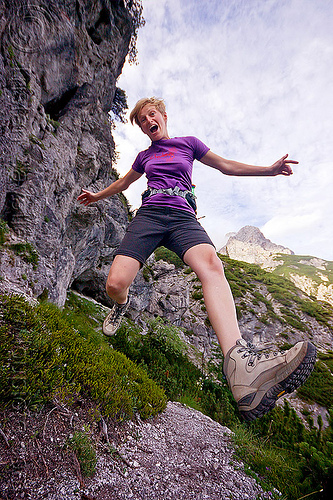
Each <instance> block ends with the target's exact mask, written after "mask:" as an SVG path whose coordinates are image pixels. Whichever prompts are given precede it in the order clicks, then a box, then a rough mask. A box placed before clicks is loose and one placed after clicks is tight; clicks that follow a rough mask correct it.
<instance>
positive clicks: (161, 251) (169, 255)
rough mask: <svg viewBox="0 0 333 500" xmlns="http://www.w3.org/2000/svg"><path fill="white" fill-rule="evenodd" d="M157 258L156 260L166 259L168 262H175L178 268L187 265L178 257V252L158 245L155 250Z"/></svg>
mask: <svg viewBox="0 0 333 500" xmlns="http://www.w3.org/2000/svg"><path fill="white" fill-rule="evenodd" d="M154 253H155V259H156V260H165V261H166V262H169V263H170V264H174V265H175V267H176V268H177V269H181V268H184V267H185V264H184V262H183V261H182V259H181V258H180V257H178V255H177V254H175V253H174V252H172V251H171V250H168V249H167V248H165V247H158V248H157V249H156V250H155V252H154Z"/></svg>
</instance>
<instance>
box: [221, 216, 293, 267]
mask: <svg viewBox="0 0 333 500" xmlns="http://www.w3.org/2000/svg"><path fill="white" fill-rule="evenodd" d="M220 253H222V254H223V255H228V257H230V258H231V259H236V260H243V261H244V262H249V263H250V264H258V265H259V266H261V267H262V268H263V269H267V270H270V271H271V270H273V269H275V268H276V267H277V266H278V265H279V264H280V263H282V261H278V260H277V259H276V256H277V254H280V253H283V254H289V255H292V254H293V253H294V252H293V251H292V250H290V249H289V248H286V247H284V246H282V245H276V244H275V243H272V242H271V240H269V239H267V238H265V236H264V235H263V234H262V232H261V231H260V229H258V228H257V227H254V226H245V227H242V228H241V229H240V230H239V231H238V233H233V234H231V235H230V237H229V239H228V241H227V243H226V245H225V246H224V247H223V248H221V250H220Z"/></svg>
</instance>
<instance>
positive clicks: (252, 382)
mask: <svg viewBox="0 0 333 500" xmlns="http://www.w3.org/2000/svg"><path fill="white" fill-rule="evenodd" d="M315 361H316V348H315V346H314V345H312V344H311V342H298V343H297V344H296V345H294V346H293V347H292V348H291V349H289V350H288V351H286V352H278V351H267V350H262V349H258V348H256V347H255V346H254V345H253V344H251V343H250V342H249V343H247V342H246V341H245V340H243V339H241V340H237V343H236V345H235V346H234V347H232V348H231V349H230V351H229V352H228V353H227V355H226V357H225V360H224V364H223V372H224V374H225V376H226V378H227V381H228V384H229V387H230V389H231V391H232V394H233V396H234V398H235V400H236V402H237V404H238V409H239V411H240V413H241V415H242V416H243V418H244V419H245V420H248V421H250V420H255V419H256V418H259V417H262V416H263V415H264V414H265V413H267V412H268V411H270V410H271V409H272V408H273V407H274V406H275V403H276V401H277V399H278V398H279V397H280V396H282V395H283V394H285V393H290V392H293V391H295V389H297V388H298V387H299V386H301V385H302V384H303V383H304V382H305V380H306V379H307V378H308V376H309V375H310V373H311V372H312V370H313V367H314V364H315Z"/></svg>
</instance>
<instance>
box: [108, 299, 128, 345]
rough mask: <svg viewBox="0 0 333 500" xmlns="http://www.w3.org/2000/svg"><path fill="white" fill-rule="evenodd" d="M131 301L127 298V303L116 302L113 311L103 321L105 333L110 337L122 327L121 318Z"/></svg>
mask: <svg viewBox="0 0 333 500" xmlns="http://www.w3.org/2000/svg"><path fill="white" fill-rule="evenodd" d="M128 304H129V301H128V300H127V302H126V304H118V303H117V302H115V303H114V305H113V307H112V309H111V311H110V312H109V314H108V315H107V317H106V318H105V320H104V323H103V333H104V335H107V336H108V337H111V336H112V335H114V334H115V333H116V331H117V330H118V328H119V327H120V323H121V320H122V319H123V316H124V314H125V312H126V311H127V309H128Z"/></svg>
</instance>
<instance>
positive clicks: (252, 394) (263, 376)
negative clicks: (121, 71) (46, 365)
mask: <svg viewBox="0 0 333 500" xmlns="http://www.w3.org/2000/svg"><path fill="white" fill-rule="evenodd" d="M130 120H131V122H132V124H133V122H135V123H136V124H137V125H138V126H139V127H140V128H141V130H142V132H143V133H144V134H146V135H147V136H148V137H149V138H150V140H151V145H150V147H149V148H148V149H147V150H145V151H141V152H140V153H139V154H138V156H137V157H136V159H135V161H134V163H133V166H132V168H131V169H130V171H129V172H128V173H127V174H126V175H125V176H124V177H122V178H120V179H118V180H116V181H115V182H113V183H112V184H111V185H110V186H109V187H107V188H106V189H104V190H102V191H100V192H98V193H92V192H90V191H87V190H86V189H82V194H81V195H80V196H79V197H78V200H79V202H80V203H82V204H84V205H89V204H90V203H93V202H96V201H99V200H102V199H103V198H107V197H108V196H112V195H115V194H117V193H120V192H122V191H124V190H125V189H127V188H128V187H129V186H130V184H132V183H133V182H135V181H136V180H138V179H139V178H140V177H141V176H142V175H143V174H144V173H145V174H146V177H147V180H148V189H147V191H145V192H144V193H143V201H142V205H141V207H140V208H139V210H138V211H137V214H136V216H135V217H134V219H133V220H132V222H131V223H130V224H129V226H128V228H127V231H126V234H125V237H124V239H123V240H122V242H121V244H120V246H119V248H118V249H117V251H116V252H115V257H114V260H113V263H112V266H111V269H110V272H109V276H108V279H107V283H106V291H107V293H108V295H109V297H110V298H111V299H112V300H113V301H114V305H113V307H112V309H111V312H110V314H109V315H108V316H107V318H106V319H105V321H104V323H103V332H104V334H105V335H107V336H111V335H113V334H114V333H115V332H116V330H117V329H118V328H119V326H120V323H121V320H122V317H123V316H124V314H125V312H126V310H127V308H128V303H129V300H128V292H129V287H130V285H131V283H132V282H133V280H134V278H135V276H136V274H137V272H138V271H139V269H140V267H141V266H142V265H143V264H144V263H145V261H146V259H147V258H148V257H149V256H150V255H151V254H152V253H153V252H154V250H156V248H157V247H159V246H162V245H163V246H165V247H166V248H168V249H169V250H172V251H173V252H175V253H176V254H177V255H178V256H179V257H180V258H181V259H182V260H183V261H184V262H185V264H187V265H188V266H190V267H191V268H192V270H193V271H194V272H195V273H196V275H197V276H198V278H199V280H200V281H201V284H202V290H203V295H204V300H205V305H206V309H207V314H208V317H209V320H210V323H211V325H212V327H213V329H214V331H215V333H216V335H217V338H218V340H219V343H220V346H221V349H222V352H223V355H224V365H223V371H224V374H225V376H226V378H227V380H228V383H229V386H230V388H231V391H232V393H233V396H234V398H235V400H236V401H237V404H238V408H239V410H240V413H241V414H242V415H243V417H244V418H245V419H246V420H254V419H256V418H258V417H261V416H262V415H264V414H265V413H267V412H268V411H269V410H270V409H271V408H273V407H274V406H275V402H276V400H277V399H278V398H279V397H280V396H282V395H283V394H285V393H290V392H293V391H294V390H295V389H297V387H299V386H300V385H302V384H303V383H304V382H305V380H306V379H307V377H308V376H309V375H310V373H311V371H312V369H313V367H314V363H315V359H316V348H315V347H314V346H313V345H312V344H311V343H310V342H308V341H303V342H298V343H297V344H296V345H295V346H294V347H292V348H291V349H289V350H288V351H286V352H284V353H281V352H276V351H274V352H273V351H272V352H269V351H266V350H265V351H263V350H258V349H257V348H255V347H254V346H253V345H252V344H250V343H247V342H245V340H243V339H242V337H241V334H240V330H239V327H238V322H237V317H236V310H235V305H234V300H233V297H232V294H231V291H230V287H229V284H228V282H227V280H226V278H225V275H224V271H223V265H222V262H221V260H220V259H219V258H218V256H217V254H216V251H215V247H214V245H213V243H212V241H211V239H210V238H209V236H208V235H207V233H206V231H205V230H204V229H203V227H202V226H201V225H200V223H199V222H198V220H197V219H196V215H195V200H194V197H193V195H192V193H191V185H192V181H191V177H192V168H193V161H194V160H198V161H200V162H201V163H204V164H205V165H208V166H209V167H213V168H215V169H217V170H219V171H220V172H222V173H223V174H226V175H236V176H276V175H286V176H289V175H291V174H292V168H291V164H297V163H298V162H297V161H294V160H288V155H285V156H283V157H282V158H281V159H280V160H278V161H277V162H275V163H274V164H273V165H271V166H269V167H258V166H254V165H248V164H245V163H239V162H236V161H232V160H226V159H225V158H222V157H221V156H218V155H217V154H215V153H213V152H212V151H210V149H209V148H208V147H207V146H206V145H205V144H203V143H202V142H201V141H200V140H199V139H197V138H195V137H175V138H170V137H169V134H168V129H167V114H166V110H165V105H164V102H163V100H161V99H156V98H154V97H152V98H144V99H141V100H140V101H138V102H137V104H136V105H135V107H134V109H133V110H132V112H131V114H130Z"/></svg>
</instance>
